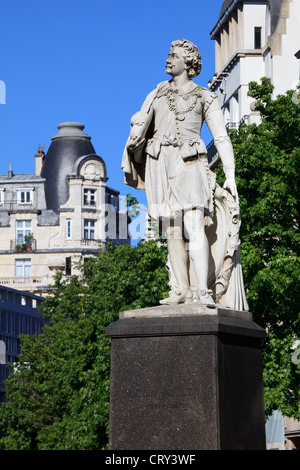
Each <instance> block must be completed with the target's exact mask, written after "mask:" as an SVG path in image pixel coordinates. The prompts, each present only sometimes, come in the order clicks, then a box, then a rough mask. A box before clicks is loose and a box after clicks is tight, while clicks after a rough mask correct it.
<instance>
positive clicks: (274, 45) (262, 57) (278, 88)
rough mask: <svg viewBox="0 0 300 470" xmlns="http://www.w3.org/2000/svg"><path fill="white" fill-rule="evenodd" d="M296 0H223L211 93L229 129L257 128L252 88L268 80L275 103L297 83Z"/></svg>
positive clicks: (216, 30)
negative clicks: (252, 125)
mask: <svg viewBox="0 0 300 470" xmlns="http://www.w3.org/2000/svg"><path fill="white" fill-rule="evenodd" d="M299 16H300V3H299V2H298V1H297V0H260V1H249V0H248V1H244V0H234V1H229V0H225V1H224V2H223V5H222V8H221V12H220V16H219V19H218V21H217V23H216V25H215V26H214V28H213V30H212V31H211V39H212V40H214V41H215V74H214V76H213V78H212V80H210V82H209V87H210V89H211V90H212V91H214V92H215V93H217V95H218V97H219V100H220V102H221V104H222V108H223V112H224V118H225V121H226V123H227V124H228V125H229V126H235V127H237V126H238V125H239V123H240V122H241V121H243V120H246V123H249V124H250V123H252V122H259V115H258V113H255V111H254V108H253V104H252V103H253V98H251V97H249V96H247V92H248V83H249V82H250V81H258V82H259V81H260V79H261V78H262V77H263V76H266V77H269V78H270V81H271V83H272V84H273V85H274V87H275V88H274V97H276V96H277V95H278V94H283V93H285V92H286V91H287V90H288V89H295V88H296V86H297V84H298V82H299V60H298V58H297V53H298V51H299V44H298V42H299V41H298V35H299V32H298V29H299V26H298V18H299Z"/></svg>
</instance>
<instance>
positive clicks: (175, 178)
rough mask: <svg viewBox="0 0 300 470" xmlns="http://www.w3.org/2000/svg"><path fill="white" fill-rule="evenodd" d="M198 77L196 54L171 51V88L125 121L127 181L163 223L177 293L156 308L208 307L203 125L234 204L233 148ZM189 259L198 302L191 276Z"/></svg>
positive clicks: (208, 205) (209, 179)
mask: <svg viewBox="0 0 300 470" xmlns="http://www.w3.org/2000/svg"><path fill="white" fill-rule="evenodd" d="M200 71H201V56H200V54H199V51H198V49H197V47H196V46H195V45H194V44H193V43H191V42H189V41H187V40H185V39H180V40H178V41H174V42H172V44H171V49H170V52H169V55H168V58H167V61H166V73H167V74H169V75H170V76H171V77H172V78H171V80H170V81H164V82H162V83H159V84H158V85H157V87H156V88H155V90H153V91H152V92H151V93H150V94H149V95H148V96H147V98H146V100H145V102H144V104H143V106H142V108H141V110H140V111H139V112H138V113H136V114H135V115H134V116H133V118H132V119H131V132H130V136H129V139H128V141H127V144H126V147H125V150H124V155H123V159H122V168H123V170H124V172H125V182H126V183H127V184H129V185H131V186H134V187H135V188H138V189H145V190H146V196H147V206H148V213H149V215H150V217H151V219H152V220H156V221H162V222H163V224H164V227H165V230H166V233H167V243H168V252H169V259H170V263H171V267H172V271H173V274H174V276H175V278H176V286H177V288H176V291H175V292H172V293H171V295H170V297H169V298H167V299H164V300H161V303H162V304H179V303H190V302H193V301H195V297H196V301H197V302H199V303H200V304H203V305H206V306H208V307H209V306H214V304H215V302H214V300H213V297H212V295H211V294H212V292H211V291H210V290H209V289H208V281H207V278H208V268H209V266H208V264H209V246H208V240H207V237H206V233H205V226H206V225H209V224H210V223H211V221H212V216H213V210H214V204H213V203H214V201H213V198H214V188H215V178H214V174H213V173H212V172H211V171H210V169H209V167H208V162H207V151H206V147H205V144H204V142H203V141H202V140H201V139H200V132H201V128H202V125H203V122H204V121H205V122H206V123H207V126H208V128H209V130H210V132H211V134H212V136H213V139H214V143H215V146H216V148H217V151H218V153H219V156H220V159H221V161H222V163H223V169H224V172H225V176H226V181H225V184H224V188H226V189H227V190H228V191H229V192H230V193H231V196H233V197H234V198H237V190H236V184H235V164H234V154H233V148H232V144H231V142H230V139H229V137H228V135H227V131H226V128H225V125H224V119H223V114H222V111H221V108H220V104H219V102H218V99H217V96H216V95H215V94H214V93H212V92H210V91H209V90H208V89H205V88H203V87H201V86H198V85H197V84H195V83H194V82H193V80H192V78H193V77H196V76H197V75H198V74H199V73H200ZM190 260H192V262H193V265H194V272H195V275H196V282H197V289H196V296H195V294H194V295H193V292H192V290H191V284H190V277H189V263H190Z"/></svg>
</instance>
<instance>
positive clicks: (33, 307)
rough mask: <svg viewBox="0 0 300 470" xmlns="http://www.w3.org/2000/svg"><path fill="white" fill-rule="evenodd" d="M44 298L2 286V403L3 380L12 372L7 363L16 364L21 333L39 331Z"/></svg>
mask: <svg viewBox="0 0 300 470" xmlns="http://www.w3.org/2000/svg"><path fill="white" fill-rule="evenodd" d="M42 301H43V298H42V297H40V296H35V295H32V294H28V293H25V292H21V291H18V290H15V289H10V288H7V287H3V286H0V404H1V403H3V402H4V401H5V393H6V390H5V387H4V383H3V381H4V380H5V379H6V378H7V377H8V375H9V374H10V369H9V368H8V363H9V364H11V365H12V366H13V365H16V362H17V356H18V355H19V354H20V352H21V349H20V339H19V335H21V334H39V333H40V332H41V329H42V326H43V318H42V316H41V315H40V314H39V313H38V310H37V307H39V306H40V305H41V303H42Z"/></svg>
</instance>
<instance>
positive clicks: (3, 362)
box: [0, 341, 6, 364]
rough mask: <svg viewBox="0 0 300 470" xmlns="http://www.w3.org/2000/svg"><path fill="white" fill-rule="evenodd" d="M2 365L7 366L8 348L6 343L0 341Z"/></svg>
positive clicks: (0, 360)
mask: <svg viewBox="0 0 300 470" xmlns="http://www.w3.org/2000/svg"><path fill="white" fill-rule="evenodd" d="M0 364H6V346H5V343H4V341H0Z"/></svg>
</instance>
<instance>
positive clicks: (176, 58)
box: [166, 46, 186, 77]
mask: <svg viewBox="0 0 300 470" xmlns="http://www.w3.org/2000/svg"><path fill="white" fill-rule="evenodd" d="M183 57H184V50H183V48H182V47H178V46H174V47H171V49H170V52H169V55H168V58H167V60H166V73H168V74H169V75H171V76H172V77H176V76H179V75H181V74H182V73H184V71H185V70H186V66H185V62H184V59H183Z"/></svg>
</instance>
